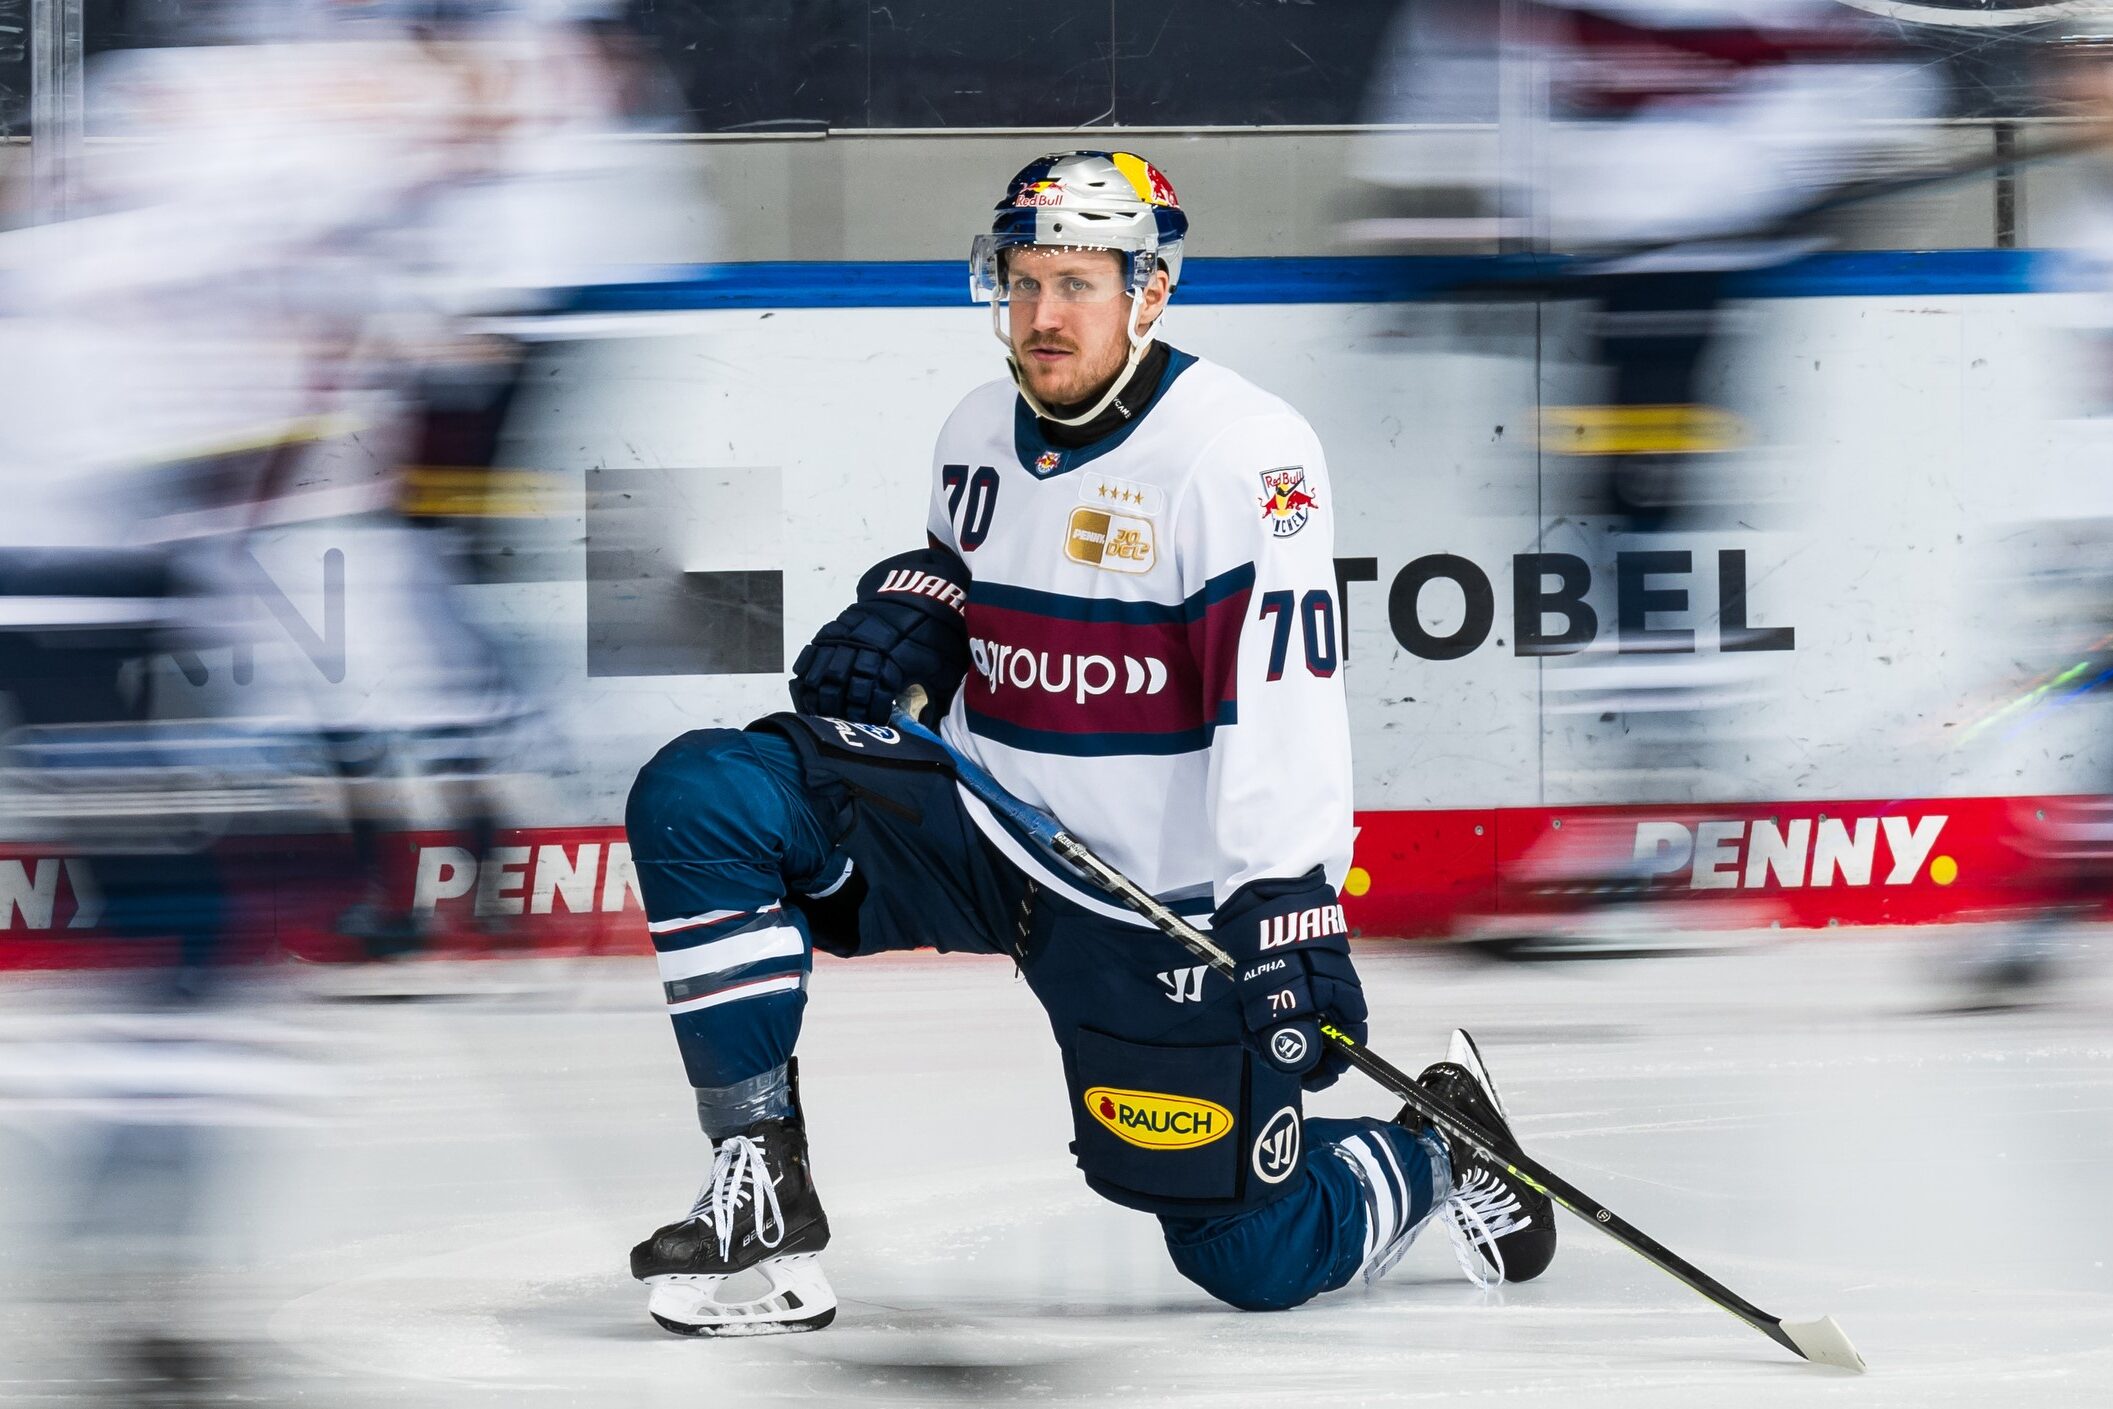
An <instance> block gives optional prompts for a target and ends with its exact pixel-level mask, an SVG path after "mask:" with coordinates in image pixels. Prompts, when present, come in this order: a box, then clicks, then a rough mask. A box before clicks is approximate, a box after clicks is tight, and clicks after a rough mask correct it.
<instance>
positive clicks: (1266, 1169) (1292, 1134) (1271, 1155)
mask: <svg viewBox="0 0 2113 1409" xmlns="http://www.w3.org/2000/svg"><path fill="white" fill-rule="evenodd" d="M1254 1167H1255V1174H1256V1175H1257V1176H1258V1177H1259V1178H1260V1179H1261V1180H1262V1182H1263V1183H1265V1184H1281V1183H1283V1182H1284V1181H1285V1180H1286V1179H1288V1178H1290V1177H1291V1171H1292V1170H1294V1169H1297V1168H1298V1167H1299V1113H1298V1112H1297V1111H1296V1110H1293V1109H1292V1108H1291V1107H1290V1106H1286V1107H1284V1108H1283V1109H1282V1110H1280V1111H1278V1112H1277V1113H1276V1114H1275V1115H1273V1116H1271V1117H1270V1118H1269V1120H1268V1122H1267V1123H1265V1124H1264V1125H1263V1127H1262V1133H1261V1134H1260V1135H1257V1136H1256V1137H1255V1154H1254Z"/></svg>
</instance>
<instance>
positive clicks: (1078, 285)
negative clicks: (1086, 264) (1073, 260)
mask: <svg viewBox="0 0 2113 1409" xmlns="http://www.w3.org/2000/svg"><path fill="white" fill-rule="evenodd" d="M1064 288H1065V290H1066V291H1067V292H1070V293H1074V294H1083V293H1091V292H1092V291H1093V285H1092V284H1090V283H1088V282H1086V281H1085V280H1084V279H1081V278H1079V277H1078V276H1077V275H1073V276H1072V277H1071V278H1069V279H1066V280H1065V281H1064Z"/></svg>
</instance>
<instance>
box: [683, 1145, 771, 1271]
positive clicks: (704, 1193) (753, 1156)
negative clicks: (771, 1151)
mask: <svg viewBox="0 0 2113 1409" xmlns="http://www.w3.org/2000/svg"><path fill="white" fill-rule="evenodd" d="M750 1188H753V1189H754V1190H755V1191H756V1241H757V1242H759V1243H761V1244H763V1246H764V1247H767V1248H774V1247H776V1246H777V1245H778V1244H779V1243H782V1242H784V1241H785V1211H784V1210H783V1209H782V1208H780V1207H779V1206H778V1188H777V1185H775V1184H773V1183H771V1180H770V1166H769V1164H768V1163H766V1162H765V1160H764V1158H763V1147H762V1145H761V1144H759V1143H758V1142H756V1141H754V1140H751V1139H750V1138H749V1137H748V1136H746V1135H735V1136H732V1137H731V1138H729V1139H727V1140H724V1141H721V1142H720V1145H719V1148H718V1150H717V1152H716V1153H714V1154H713V1156H712V1174H711V1177H710V1178H709V1179H707V1180H705V1181H704V1187H703V1188H702V1189H700V1190H698V1191H697V1202H696V1204H695V1205H693V1206H692V1207H691V1209H690V1217H691V1218H693V1219H697V1220H700V1221H702V1222H706V1223H709V1224H711V1226H712V1231H713V1232H714V1233H716V1234H717V1235H718V1237H719V1256H720V1257H721V1258H722V1259H724V1258H729V1257H731V1256H732V1255H733V1247H734V1219H735V1217H736V1216H737V1215H738V1214H739V1213H740V1211H741V1205H742V1202H743V1201H744V1200H746V1199H747V1197H748V1190H749V1189H750ZM773 1223H775V1224H776V1232H775V1233H773V1232H772V1231H771V1225H772V1224H773Z"/></svg>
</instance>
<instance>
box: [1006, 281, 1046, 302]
mask: <svg viewBox="0 0 2113 1409" xmlns="http://www.w3.org/2000/svg"><path fill="white" fill-rule="evenodd" d="M1041 294H1042V285H1041V283H1040V281H1038V280H1035V279H1015V280H1013V281H1012V296H1013V297H1014V298H1039V297H1041Z"/></svg>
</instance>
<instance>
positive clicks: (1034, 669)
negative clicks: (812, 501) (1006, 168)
mask: <svg viewBox="0 0 2113 1409" xmlns="http://www.w3.org/2000/svg"><path fill="white" fill-rule="evenodd" d="M933 473H934V476H935V480H934V486H933V493H932V502H931V513H930V520H929V527H930V531H931V535H932V538H933V540H934V541H935V542H936V543H938V544H941V545H943V546H945V547H948V548H951V549H952V550H953V551H955V552H957V553H959V554H960V555H961V558H962V560H963V561H964V562H966V563H967V565H968V568H969V571H970V573H971V574H972V577H973V582H972V585H971V587H970V589H969V597H968V607H967V618H968V632H969V648H970V655H971V658H972V662H973V663H972V665H971V667H970V670H969V675H968V678H967V680H966V682H965V683H964V684H963V686H962V689H961V693H960V694H959V695H958V696H957V697H956V698H955V701H954V705H953V709H952V711H951V712H950V713H949V715H948V716H947V718H946V720H945V722H944V724H943V726H942V732H943V733H944V734H945V735H946V737H947V739H948V741H949V742H951V743H953V744H954V745H955V746H956V747H958V748H960V749H961V750H962V751H963V752H964V753H966V754H967V755H968V756H969V757H971V758H973V759H975V760H976V761H977V762H979V763H981V764H982V765H983V766H984V767H985V768H987V769H988V770H989V771H990V772H991V774H992V775H993V776H994V777H995V778H996V779H997V780H998V781H999V782H1000V783H1001V784H1003V785H1004V786H1005V787H1006V788H1007V789H1008V790H1010V791H1011V792H1012V793H1013V794H1015V795H1016V796H1018V797H1020V798H1023V799H1025V800H1026V801H1027V802H1030V803H1032V804H1034V805H1035V806H1037V807H1040V808H1043V809H1045V810H1046V811H1048V812H1050V813H1053V814H1054V815H1055V816H1056V817H1057V818H1058V819H1059V820H1060V821H1061V822H1062V823H1063V825H1064V826H1065V827H1066V828H1067V829H1068V830H1069V831H1071V832H1072V833H1073V834H1075V835H1076V836H1078V837H1079V838H1080V839H1081V840H1082V841H1085V842H1087V843H1088V844H1089V845H1091V846H1092V847H1093V848H1094V850H1096V851H1097V852H1099V853H1100V854H1101V856H1102V857H1104V858H1105V859H1106V860H1107V861H1109V862H1110V863H1111V864H1112V865H1114V866H1116V867H1118V868H1119V869H1121V870H1122V871H1124V872H1125V873H1126V874H1128V875H1129V876H1130V878H1131V879H1133V880H1135V881H1136V882H1137V883H1138V884H1139V885H1141V886H1143V887H1144V888H1145V889H1146V890H1148V891H1150V892H1152V893H1153V894H1154V895H1157V896H1159V897H1160V898H1161V899H1162V900H1163V901H1165V902H1167V903H1168V904H1170V905H1172V906H1173V907H1174V908H1175V909H1177V910H1179V911H1181V912H1182V913H1185V914H1188V915H1191V916H1193V917H1202V916H1207V915H1208V914H1209V912H1210V911H1211V910H1212V909H1213V908H1215V906H1216V905H1217V904H1219V903H1221V902H1223V901H1224V900H1225V898H1226V897H1227V896H1229V895H1230V894H1231V893H1232V892H1233V891H1235V890H1237V889H1238V888H1239V887H1240V886H1242V885H1245V884H1246V883H1247V882H1249V881H1253V880H1258V879H1262V878H1265V877H1295V876H1299V875H1302V874H1304V873H1305V872H1306V871H1307V870H1309V869H1311V868H1313V867H1315V866H1319V867H1322V868H1323V869H1324V870H1325V872H1326V874H1327V877H1328V880H1329V883H1330V884H1331V885H1334V886H1338V887H1339V886H1340V885H1341V884H1342V881H1343V877H1344V875H1345V874H1346V873H1347V871H1348V868H1349V864H1350V841H1351V775H1350V724H1349V715H1348V711H1347V707H1346V705H1345V702H1344V693H1343V676H1342V632H1341V628H1340V619H1341V618H1340V610H1339V607H1338V605H1337V603H1336V600H1335V592H1336V584H1335V557H1334V538H1335V532H1334V516H1335V514H1336V510H1337V506H1336V503H1335V496H1334V493H1333V491H1332V489H1331V488H1330V486H1329V482H1328V471H1327V465H1326V462H1325V460H1324V458H1323V456H1322V453H1321V447H1320V442H1319V441H1318V440H1317V439H1315V437H1314V434H1313V431H1312V429H1311V428H1310V427H1309V426H1308V425H1307V424H1306V422H1305V420H1304V418H1302V417H1301V416H1300V415H1299V414H1298V413H1297V412H1296V411H1294V410H1293V409H1292V408H1291V407H1290V406H1288V405H1286V404H1285V403H1284V402H1283V401H1281V400H1279V399H1278V398H1277V397H1274V396H1272V395H1270V394H1269V393H1267V392H1265V391H1262V390H1260V389H1259V388H1257V387H1255V386H1254V385H1252V384H1251V383H1249V382H1247V381H1246V380H1244V379H1243V378H1241V377H1239V376H1238V375H1236V374H1234V373H1233V372H1231V371H1228V370H1226V369H1225V368H1223V367H1218V366H1215V365H1213V364H1211V363H1208V362H1202V361H1198V360H1197V359H1195V358H1193V357H1190V356H1188V355H1187V354H1185V353H1180V352H1174V353H1172V355H1171V360H1170V362H1169V365H1168V367H1167V370H1166V372H1165V375H1164V377H1163V378H1162V380H1161V383H1160V386H1159V389H1158V391H1157V393H1156V395H1155V396H1154V397H1153V399H1152V400H1151V401H1149V402H1148V403H1146V406H1145V407H1144V409H1142V410H1141V411H1139V413H1138V414H1137V416H1136V418H1135V419H1133V420H1131V421H1130V422H1129V423H1127V424H1126V425H1124V426H1123V427H1122V428H1121V429H1119V430H1117V431H1115V432H1114V433H1112V434H1110V435H1108V436H1106V437H1104V438H1103V439H1101V440H1099V441H1096V442H1094V443H1093V444H1091V445H1088V446H1085V447H1083V448H1081V449H1075V450H1074V449H1065V448H1063V447H1061V446H1057V445H1054V444H1052V443H1050V442H1049V441H1047V440H1045V439H1044V438H1043V436H1042V434H1041V431H1040V427H1039V424H1038V422H1037V421H1036V420H1035V418H1034V417H1033V416H1032V415H1031V414H1030V413H1029V412H1028V410H1027V408H1026V406H1025V404H1024V403H1023V402H1022V401H1021V399H1020V397H1019V395H1018V394H1017V392H1016V391H1015V389H1014V387H1013V384H1012V383H1011V382H1010V381H1009V380H1008V381H998V382H992V383H989V384H988V385H985V386H983V387H980V388H978V389H977V390H976V391H974V392H972V393H970V394H969V396H968V397H967V398H966V399H965V400H964V401H963V402H962V403H961V405H960V407H959V408H957V409H956V410H955V412H954V414H953V415H952V416H951V417H950V418H949V419H948V421H947V423H946V427H945V429H944V430H942V431H941V432H940V435H939V444H938V448H937V451H936V452H935V455H934V460H933ZM963 800H964V803H965V805H966V806H967V808H968V811H969V813H970V815H971V816H973V817H974V818H975V819H976V821H977V824H978V825H979V826H981V827H982V829H983V831H984V832H985V834H986V835H988V836H989V837H990V838H991V840H992V841H993V843H994V844H995V845H996V846H997V847H998V848H999V849H1000V850H1002V851H1004V852H1005V853H1006V854H1007V855H1008V856H1010V857H1011V858H1012V859H1013V860H1014V861H1015V862H1016V863H1017V864H1019V865H1020V866H1022V867H1023V868H1024V869H1025V870H1027V872H1028V873H1029V874H1030V875H1033V876H1035V877H1037V878H1038V879H1040V880H1041V881H1043V882H1044V883H1045V884H1047V885H1050V886H1053V887H1055V888H1057V889H1058V890H1059V891H1060V892H1062V893H1064V894H1066V895H1068V896H1069V897H1071V898H1072V899H1074V900H1076V901H1078V902H1079V903H1080V904H1082V905H1084V906H1086V907H1088V908H1089V909H1092V910H1094V911H1095V912H1097V913H1099V914H1103V915H1108V916H1111V917H1115V918H1120V919H1126V920H1131V921H1134V922H1137V923H1143V922H1142V921H1141V920H1138V919H1137V917H1136V916H1134V915H1132V914H1131V913H1130V912H1129V911H1126V910H1123V909H1121V908H1120V907H1117V906H1114V905H1111V904H1109V903H1108V902H1107V901H1106V900H1105V898H1103V897H1101V896H1100V895H1099V894H1098V893H1097V892H1094V891H1093V890H1092V889H1091V888H1090V887H1087V886H1085V885H1084V884H1083V883H1081V882H1079V881H1078V880H1077V879H1076V878H1075V877H1072V876H1070V875H1069V874H1067V873H1065V872H1063V871H1062V869H1061V868H1060V867H1058V866H1057V865H1056V864H1055V863H1051V862H1048V861H1045V860H1044V859H1043V858H1042V857H1041V856H1040V855H1039V854H1038V853H1037V852H1036V851H1034V850H1033V849H1032V848H1031V847H1030V846H1029V845H1027V844H1026V843H1025V842H1023V841H1022V840H1021V839H1020V838H1019V837H1017V836H1015V835H1014V834H1013V833H1011V832H1010V831H1008V830H1007V829H1006V828H1005V827H1004V826H1003V825H1002V824H1000V823H999V822H998V821H997V819H996V818H995V817H994V816H993V815H992V814H991V813H990V811H989V810H988V809H987V808H985V807H984V806H983V805H982V804H981V803H978V802H977V801H976V800H975V799H974V798H972V797H969V796H968V795H967V793H966V792H964V793H963Z"/></svg>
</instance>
